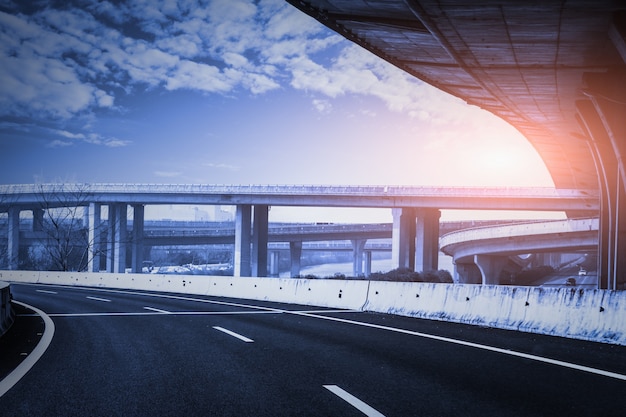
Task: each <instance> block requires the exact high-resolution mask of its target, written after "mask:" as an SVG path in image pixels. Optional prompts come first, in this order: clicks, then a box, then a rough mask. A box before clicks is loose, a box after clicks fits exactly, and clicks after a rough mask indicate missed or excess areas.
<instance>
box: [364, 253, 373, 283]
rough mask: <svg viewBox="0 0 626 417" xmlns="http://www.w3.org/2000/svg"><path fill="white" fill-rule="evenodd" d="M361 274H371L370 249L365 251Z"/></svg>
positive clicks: (367, 275)
mask: <svg viewBox="0 0 626 417" xmlns="http://www.w3.org/2000/svg"><path fill="white" fill-rule="evenodd" d="M363 275H365V276H366V277H369V276H370V275H372V251H371V250H367V251H365V262H364V265H363Z"/></svg>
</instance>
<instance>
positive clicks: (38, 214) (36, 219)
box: [33, 209, 44, 232]
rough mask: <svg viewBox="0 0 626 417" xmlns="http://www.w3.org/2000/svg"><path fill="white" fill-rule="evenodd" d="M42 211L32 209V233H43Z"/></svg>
mask: <svg viewBox="0 0 626 417" xmlns="http://www.w3.org/2000/svg"><path fill="white" fill-rule="evenodd" d="M43 214H44V211H43V209H33V232H41V231H43Z"/></svg>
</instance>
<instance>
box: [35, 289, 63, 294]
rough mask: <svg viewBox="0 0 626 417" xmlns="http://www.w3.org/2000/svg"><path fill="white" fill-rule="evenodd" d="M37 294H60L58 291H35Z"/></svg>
mask: <svg viewBox="0 0 626 417" xmlns="http://www.w3.org/2000/svg"><path fill="white" fill-rule="evenodd" d="M35 291H37V292H42V293H44V294H58V292H56V291H48V290H35Z"/></svg>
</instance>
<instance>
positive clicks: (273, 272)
mask: <svg viewBox="0 0 626 417" xmlns="http://www.w3.org/2000/svg"><path fill="white" fill-rule="evenodd" d="M279 260H280V252H278V251H277V250H273V251H271V252H270V277H278V276H279V274H280V271H279V269H278V262H279Z"/></svg>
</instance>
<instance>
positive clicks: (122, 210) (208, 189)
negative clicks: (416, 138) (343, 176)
mask: <svg viewBox="0 0 626 417" xmlns="http://www.w3.org/2000/svg"><path fill="white" fill-rule="evenodd" d="M0 191H1V192H0V195H2V202H0V211H5V212H7V213H8V232H7V235H8V236H7V239H8V240H7V242H8V244H7V247H8V253H9V258H10V261H11V262H10V267H11V268H10V269H15V268H16V265H17V256H18V252H17V248H18V247H19V239H20V233H19V213H20V211H24V210H30V211H32V213H33V227H34V228H37V227H41V226H38V225H41V224H42V223H43V219H44V215H45V214H46V213H48V214H49V213H51V212H54V210H55V209H59V208H61V207H78V206H82V207H84V211H85V213H87V215H86V216H85V217H86V218H87V224H88V230H89V239H88V242H89V245H90V247H89V251H90V254H91V255H90V266H89V269H90V271H94V272H95V271H98V270H99V269H100V265H101V263H102V262H101V257H105V258H106V269H107V270H108V271H109V272H123V271H125V270H126V269H127V268H128V267H129V265H130V267H131V268H132V270H133V271H135V272H139V271H141V267H142V264H143V253H144V250H143V248H144V247H145V246H146V245H149V244H158V243H166V242H168V243H169V244H175V242H177V241H178V242H181V241H183V240H186V241H190V242H191V241H195V242H198V243H199V242H201V241H207V239H209V237H208V236H207V235H206V234H193V233H192V234H191V235H185V236H183V235H177V234H176V233H173V232H169V233H167V236H165V235H163V234H159V233H158V232H156V231H155V232H149V231H146V227H145V220H144V209H145V206H146V205H151V204H168V205H170V204H196V205H200V204H207V205H211V204H220V205H224V204H232V205H235V206H236V219H235V222H234V232H233V235H231V236H225V235H224V233H223V232H220V231H213V232H211V233H209V234H213V235H214V236H212V237H211V238H212V239H214V240H215V239H218V240H220V239H222V240H223V241H224V242H226V241H228V242H232V241H233V240H234V245H235V250H234V268H235V275H236V276H265V275H266V274H267V270H268V243H269V242H271V241H288V242H291V243H290V252H291V263H292V266H293V269H292V274H295V275H298V272H297V271H296V270H299V258H300V253H301V250H302V243H301V242H302V235H304V234H306V235H307V240H332V239H337V238H341V239H345V238H346V236H347V235H350V237H351V239H350V240H353V246H354V252H355V265H361V262H359V261H357V260H360V259H362V256H363V251H364V247H365V242H366V241H367V239H373V238H380V237H389V236H391V238H392V244H391V246H392V265H393V266H394V267H405V268H409V269H413V270H417V271H428V270H436V269H437V261H438V253H439V229H440V222H439V209H443V208H445V209H460V210H462V209H494V208H498V209H510V210H529V211H532V210H542V211H545V210H553V211H568V212H580V213H588V212H589V211H597V210H598V208H599V206H598V199H597V196H594V194H593V191H586V190H556V189H546V188H454V187H447V188H441V187H390V186H372V187H332V186H329V187H321V186H315V187H312V186H301V187H296V186H239V187H237V186H211V185H133V184H130V185H129V184H35V185H13V186H2V187H0ZM270 205H288V206H332V207H352V208H358V207H379V208H380V207H387V208H391V209H392V213H393V224H390V225H378V226H376V225H361V226H354V225H353V226H345V225H328V226H315V227H312V228H308V229H307V230H304V228H303V227H302V226H295V227H282V228H277V229H275V230H272V234H271V235H270V233H269V220H268V213H269V206H270ZM103 206H107V217H106V219H103V216H102V207H103ZM129 207H132V211H133V215H132V221H129V218H128V213H127V212H128V209H129ZM253 213H254V216H253V215H252V214H253ZM355 228H357V229H358V228H360V229H362V230H355ZM34 232H37V231H36V230H34ZM128 246H130V252H131V254H132V255H131V258H132V259H126V258H127V256H126V254H127V252H128V251H127V247H128ZM356 273H357V274H359V273H360V270H359V269H358V267H357V270H356Z"/></svg>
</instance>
